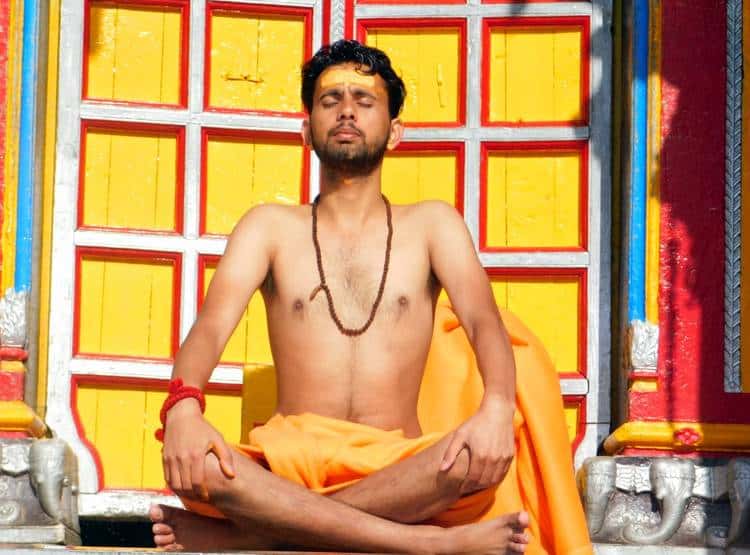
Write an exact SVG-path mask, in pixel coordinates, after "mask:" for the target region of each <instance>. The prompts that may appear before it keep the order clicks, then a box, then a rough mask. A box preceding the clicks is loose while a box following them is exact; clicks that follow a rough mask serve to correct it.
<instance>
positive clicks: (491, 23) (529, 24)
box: [481, 16, 590, 127]
mask: <svg viewBox="0 0 750 555" xmlns="http://www.w3.org/2000/svg"><path fill="white" fill-rule="evenodd" d="M508 27H512V28H514V29H529V30H536V29H539V28H540V27H553V28H566V29H570V28H579V29H580V30H581V76H580V80H581V119H580V120H573V121H523V122H514V121H491V120H490V118H489V99H490V79H489V77H490V70H491V68H490V33H491V32H492V30H493V29H498V28H508ZM589 27H590V23H589V18H588V17H586V16H582V17H581V16H575V17H570V16H564V17H488V18H485V19H484V20H483V21H482V85H481V94H482V110H481V121H482V125H485V126H489V127H498V126H502V127H532V126H533V127H538V126H550V127H552V126H554V127H560V126H569V127H578V126H584V125H588V120H589V94H590V93H589V71H590V67H589V65H590V63H589V50H590V47H589V42H590V36H589V35H590V31H589Z"/></svg>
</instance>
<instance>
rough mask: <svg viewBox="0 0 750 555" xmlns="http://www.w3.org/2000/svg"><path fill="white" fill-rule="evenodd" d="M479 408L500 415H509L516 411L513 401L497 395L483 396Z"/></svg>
mask: <svg viewBox="0 0 750 555" xmlns="http://www.w3.org/2000/svg"><path fill="white" fill-rule="evenodd" d="M481 408H485V409H490V410H494V411H498V412H502V413H511V414H513V412H514V411H515V410H516V402H515V399H509V398H508V397H505V396H501V395H497V394H485V395H484V397H482V403H481Z"/></svg>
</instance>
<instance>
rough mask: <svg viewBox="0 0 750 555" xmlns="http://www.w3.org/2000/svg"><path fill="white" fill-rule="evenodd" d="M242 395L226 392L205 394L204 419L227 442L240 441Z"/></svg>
mask: <svg viewBox="0 0 750 555" xmlns="http://www.w3.org/2000/svg"><path fill="white" fill-rule="evenodd" d="M241 412H242V397H240V396H239V395H230V394H228V393H209V394H208V395H206V419H207V420H208V421H209V422H211V424H213V425H214V427H215V428H216V429H217V430H219V432H221V435H222V436H224V439H225V440H226V441H228V442H229V443H239V442H240V430H241V428H242V416H241Z"/></svg>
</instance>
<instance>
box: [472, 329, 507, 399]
mask: <svg viewBox="0 0 750 555" xmlns="http://www.w3.org/2000/svg"><path fill="white" fill-rule="evenodd" d="M468 335H469V339H470V341H471V344H472V346H473V348H474V353H475V355H476V357H477V365H478V367H479V372H480V374H481V375H482V381H483V382H484V399H483V402H497V403H501V404H505V405H507V406H510V407H513V406H514V405H515V397H516V364H515V360H514V358H513V349H512V347H511V344H510V338H509V337H508V333H507V332H506V331H505V326H504V325H503V323H502V320H501V319H500V316H499V315H492V316H486V317H484V318H478V319H477V320H476V321H475V323H474V324H473V325H472V326H470V331H469V332H468Z"/></svg>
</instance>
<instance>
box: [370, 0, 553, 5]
mask: <svg viewBox="0 0 750 555" xmlns="http://www.w3.org/2000/svg"><path fill="white" fill-rule="evenodd" d="M525 1H528V0H525ZM536 1H538V2H541V1H542V0H536ZM357 4H379V5H393V4H411V5H419V4H466V0H357Z"/></svg>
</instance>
